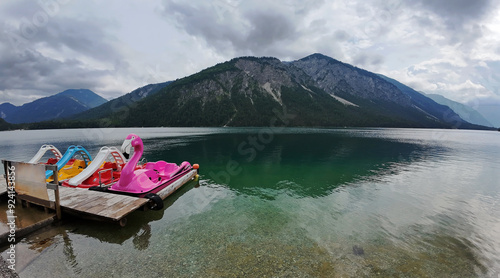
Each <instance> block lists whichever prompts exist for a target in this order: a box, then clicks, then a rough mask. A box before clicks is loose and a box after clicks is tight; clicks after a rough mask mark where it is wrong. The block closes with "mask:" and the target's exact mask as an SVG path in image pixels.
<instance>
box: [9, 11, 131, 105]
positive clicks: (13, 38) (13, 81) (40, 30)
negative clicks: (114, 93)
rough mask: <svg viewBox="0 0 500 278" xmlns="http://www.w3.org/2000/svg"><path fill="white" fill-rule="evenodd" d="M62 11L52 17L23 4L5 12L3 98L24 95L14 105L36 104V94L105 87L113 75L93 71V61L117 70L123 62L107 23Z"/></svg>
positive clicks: (104, 71) (106, 71) (108, 71)
mask: <svg viewBox="0 0 500 278" xmlns="http://www.w3.org/2000/svg"><path fill="white" fill-rule="evenodd" d="M61 8H62V7H58V9H59V10H58V11H60V12H58V13H52V14H51V13H50V11H49V12H45V11H44V9H42V8H41V6H37V5H36V4H33V2H31V3H30V2H26V1H20V2H15V3H10V5H8V6H7V7H6V8H5V9H4V11H3V16H4V21H3V22H2V23H1V24H2V26H1V27H2V30H3V35H2V36H1V37H0V93H1V94H4V95H10V96H12V95H16V97H17V95H19V98H17V99H14V100H12V101H14V102H16V101H17V102H18V103H22V102H25V101H28V100H31V98H33V96H32V95H31V93H32V92H33V91H34V90H35V91H37V97H40V96H46V95H51V94H54V93H58V92H60V91H63V90H65V89H69V88H89V89H94V88H97V87H100V86H105V84H104V79H103V77H105V76H110V75H112V74H113V72H111V71H110V70H104V69H102V67H100V68H101V69H96V68H95V67H93V66H89V61H95V62H96V63H100V64H109V65H110V66H109V67H107V68H112V67H113V65H117V64H120V61H121V60H124V57H122V56H121V55H120V54H119V52H118V51H117V50H116V47H115V46H114V45H113V42H112V41H110V36H109V35H108V34H106V33H105V32H104V31H102V30H103V29H104V28H103V27H104V26H102V24H100V23H99V22H93V21H85V20H83V19H79V18H68V17H64V13H63V12H62V10H60V9H61ZM53 11H56V10H55V9H54V10H53ZM37 15H38V16H37ZM94 90H95V89H94ZM24 92H27V93H24ZM98 93H99V92H98ZM21 95H22V96H21ZM2 98H3V97H2ZM3 101H5V100H4V99H0V102H3Z"/></svg>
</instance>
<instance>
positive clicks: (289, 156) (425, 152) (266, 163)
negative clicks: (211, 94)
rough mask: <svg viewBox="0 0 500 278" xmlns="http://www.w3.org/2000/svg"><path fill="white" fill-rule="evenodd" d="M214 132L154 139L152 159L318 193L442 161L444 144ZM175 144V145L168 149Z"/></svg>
mask: <svg viewBox="0 0 500 278" xmlns="http://www.w3.org/2000/svg"><path fill="white" fill-rule="evenodd" d="M258 132H259V131H258V130H257V131H256V132H255V133H253V134H248V133H247V134H214V135H207V136H199V137H197V138H195V139H193V138H191V139H186V140H185V141H183V140H182V138H164V139H154V140H152V141H153V142H151V143H153V144H154V145H155V150H154V151H153V150H152V151H150V152H149V154H148V156H149V157H148V159H149V160H155V159H158V158H164V159H166V160H169V161H174V162H181V161H183V160H188V161H192V162H196V163H199V164H200V165H201V168H200V170H201V174H202V178H204V179H208V180H210V181H211V182H213V183H217V184H224V185H226V186H228V187H229V188H230V189H232V190H234V191H236V192H239V193H244V194H251V195H261V196H262V197H270V198H272V195H275V194H281V193H286V194H291V195H296V196H298V197H307V196H311V197H315V196H323V195H325V194H328V193H329V192H331V191H332V190H333V189H335V188H337V187H339V186H340V185H345V184H348V183H351V182H353V181H356V180H359V179H370V178H377V177H380V176H385V175H389V174H394V173H397V172H398V171H401V170H404V169H405V167H406V166H408V165H410V164H412V163H416V162H420V161H425V160H427V159H437V157H438V156H435V154H436V153H443V152H446V151H447V149H446V148H443V147H437V146H436V145H434V146H428V145H424V144H421V143H418V142H408V141H403V140H400V141H398V140H388V139H384V138H370V137H353V136H352V134H351V135H349V134H347V133H328V132H323V133H312V134H296V133H294V134H272V135H270V134H261V135H260V137H259V134H258ZM171 144H175V145H176V148H171V147H169V146H170V145H171Z"/></svg>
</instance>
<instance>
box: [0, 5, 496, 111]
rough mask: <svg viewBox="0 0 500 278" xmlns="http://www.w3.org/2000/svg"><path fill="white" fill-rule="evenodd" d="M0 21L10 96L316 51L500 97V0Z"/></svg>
mask: <svg viewBox="0 0 500 278" xmlns="http://www.w3.org/2000/svg"><path fill="white" fill-rule="evenodd" d="M0 26H1V30H2V33H1V35H0V103H2V102H11V103H13V104H16V105H20V104H23V103H26V102H29V101H32V100H34V99H36V98H40V97H43V96H47V95H52V94H55V93H58V92H61V91H63V90H65V89H72V88H74V89H79V88H88V89H91V90H93V91H94V92H96V93H98V94H100V95H101V96H103V97H105V98H107V99H112V98H115V97H118V96H120V95H123V94H125V93H128V92H130V91H132V90H133V89H136V88H138V87H140V86H143V85H146V84H150V83H159V82H163V81H167V80H175V79H176V78H181V77H184V76H187V75H191V74H193V73H196V72H198V71H200V70H202V69H204V68H207V67H210V66H213V65H215V64H216V63H219V62H224V61H227V60H229V59H231V58H234V57H238V56H248V55H252V56H273V57H277V58H279V59H280V60H284V61H290V60H297V59H300V58H303V57H305V56H307V55H309V54H312V53H322V54H325V55H327V56H330V57H332V58H335V59H338V60H341V61H343V62H346V63H350V64H352V65H355V66H357V67H360V68H364V69H367V70H370V71H374V72H377V73H382V74H385V75H387V76H389V77H392V78H395V79H397V80H399V81H401V82H403V83H405V84H407V85H409V86H411V87H413V88H414V89H416V90H419V91H423V92H426V93H439V94H442V95H444V96H446V97H448V98H450V99H453V100H456V101H460V102H469V103H474V102H475V103H477V102H485V101H488V102H496V103H500V0H439V1H438V0H413V1H400V0H372V1H365V0H363V1H362V0H342V1H326V0H325V1H321V0H310V1H304V0H302V1H299V0H283V1H269V0H254V1H245V0H215V1H201V0H200V1H182V0H178V1H177V0H156V1H153V0H151V1H118V0H115V1H80V0H41V1H17V0H16V1H14V0H2V1H1V2H0Z"/></svg>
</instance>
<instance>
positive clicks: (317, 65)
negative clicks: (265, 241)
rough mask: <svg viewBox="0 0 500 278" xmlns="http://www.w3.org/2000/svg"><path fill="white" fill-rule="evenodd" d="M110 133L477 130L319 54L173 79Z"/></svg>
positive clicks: (411, 93)
mask: <svg viewBox="0 0 500 278" xmlns="http://www.w3.org/2000/svg"><path fill="white" fill-rule="evenodd" d="M108 112H109V114H108V115H107V116H106V118H107V119H106V121H107V122H111V123H112V124H113V125H116V126H269V125H270V123H272V122H276V119H277V118H278V119H279V118H280V117H279V115H283V114H285V113H286V114H287V115H288V116H289V117H288V118H287V119H286V122H284V121H282V122H284V124H286V125H288V126H335V127H344V126H366V127H375V126H377V127H435V128H478V126H476V125H473V124H470V123H468V122H466V121H464V120H463V119H461V118H460V116H458V115H457V114H456V113H455V112H453V110H451V109H450V108H449V107H447V106H444V105H440V104H437V103H436V102H434V101H433V100H431V99H430V98H428V97H426V96H424V95H422V94H420V93H418V92H416V91H415V90H413V89H411V88H409V87H407V86H405V85H403V84H401V83H399V82H397V81H395V80H392V79H390V78H387V77H383V76H380V75H377V74H374V73H371V72H369V71H366V70H363V69H360V68H357V67H354V66H352V65H349V64H345V63H342V62H340V61H338V60H335V59H333V58H330V57H327V56H324V55H322V54H313V55H310V56H307V57H305V58H303V59H300V60H297V61H292V62H282V61H280V60H278V59H276V58H272V57H263V58H256V57H240V58H235V59H232V60H230V61H227V62H224V63H220V64H217V65H215V66H213V67H210V68H207V69H205V70H203V71H201V72H199V73H196V74H193V75H191V76H188V77H185V78H182V79H178V80H176V81H174V82H172V83H170V84H169V85H168V86H166V87H164V88H163V89H161V90H160V91H159V92H158V93H156V94H154V95H152V96H148V97H146V98H144V99H142V100H141V101H138V102H137V105H134V107H132V108H130V109H128V111H127V112H128V113H126V115H124V114H123V113H113V111H108Z"/></svg>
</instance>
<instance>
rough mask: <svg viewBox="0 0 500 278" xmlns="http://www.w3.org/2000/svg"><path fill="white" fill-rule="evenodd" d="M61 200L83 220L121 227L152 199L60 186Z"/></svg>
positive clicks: (1, 187)
mask: <svg viewBox="0 0 500 278" xmlns="http://www.w3.org/2000/svg"><path fill="white" fill-rule="evenodd" d="M197 173H198V172H197V170H191V172H189V173H188V174H186V175H185V176H183V177H181V178H180V179H178V180H176V181H175V182H173V183H172V184H170V185H169V186H167V187H166V188H164V189H163V190H161V191H160V192H158V193H157V195H158V196H160V197H161V199H162V200H165V198H167V197H168V196H169V195H171V194H172V193H174V192H175V191H176V190H177V189H178V188H180V187H181V186H183V185H184V184H186V183H188V182H189V181H192V180H194V179H195V176H196V175H197ZM6 192H7V184H6V181H5V179H4V178H2V179H0V195H3V194H5V193H6ZM49 197H50V199H51V200H52V201H54V200H55V196H54V192H53V191H52V190H50V191H49ZM59 200H60V201H59V203H60V206H61V210H62V211H63V212H66V213H69V214H72V215H76V216H79V217H83V218H90V219H95V220H101V221H108V222H115V223H118V224H120V225H121V226H124V225H125V224H126V223H127V219H126V216H127V215H128V214H130V213H132V212H134V211H136V210H138V209H140V208H144V207H145V205H146V204H147V203H148V202H149V199H146V198H138V197H133V196H127V195H119V194H113V193H109V192H100V191H92V190H88V189H83V188H69V187H64V186H59Z"/></svg>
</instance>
